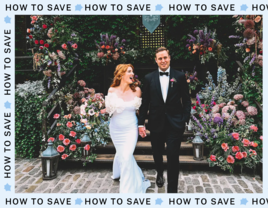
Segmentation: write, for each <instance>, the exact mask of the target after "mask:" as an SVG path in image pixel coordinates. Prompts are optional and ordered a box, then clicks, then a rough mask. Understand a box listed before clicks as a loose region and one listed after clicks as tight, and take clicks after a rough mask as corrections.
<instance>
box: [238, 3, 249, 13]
mask: <svg viewBox="0 0 268 208" xmlns="http://www.w3.org/2000/svg"><path fill="white" fill-rule="evenodd" d="M247 9H248V6H247V5H246V4H242V5H241V6H240V11H247Z"/></svg>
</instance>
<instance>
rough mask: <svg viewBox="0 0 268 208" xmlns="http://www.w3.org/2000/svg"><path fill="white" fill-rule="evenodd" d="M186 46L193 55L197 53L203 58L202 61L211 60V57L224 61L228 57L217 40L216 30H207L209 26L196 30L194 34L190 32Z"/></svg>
mask: <svg viewBox="0 0 268 208" xmlns="http://www.w3.org/2000/svg"><path fill="white" fill-rule="evenodd" d="M188 36H189V37H190V38H189V39H187V40H186V41H187V45H186V48H188V50H189V51H190V53H191V55H196V56H198V57H199V59H200V60H201V63H202V64H204V63H205V62H209V60H210V59H211V58H214V59H216V60H217V61H218V62H224V61H226V60H227V59H228V57H227V56H226V54H225V53H224V52H223V50H222V44H221V43H220V42H219V41H218V40H216V32H215V31H213V32H212V31H207V27H205V28H204V29H200V30H194V32H193V35H191V34H188Z"/></svg>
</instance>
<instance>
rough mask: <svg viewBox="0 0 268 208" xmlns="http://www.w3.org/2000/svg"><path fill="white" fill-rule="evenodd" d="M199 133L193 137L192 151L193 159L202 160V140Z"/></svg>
mask: <svg viewBox="0 0 268 208" xmlns="http://www.w3.org/2000/svg"><path fill="white" fill-rule="evenodd" d="M200 135H201V134H200V133H196V135H195V138H194V139H193V141H192V143H193V151H194V160H203V159H204V158H203V155H204V142H203V140H202V139H201V137H200Z"/></svg>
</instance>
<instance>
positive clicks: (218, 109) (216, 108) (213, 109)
mask: <svg viewBox="0 0 268 208" xmlns="http://www.w3.org/2000/svg"><path fill="white" fill-rule="evenodd" d="M219 111H220V107H219V105H214V106H213V107H212V113H218V112H219Z"/></svg>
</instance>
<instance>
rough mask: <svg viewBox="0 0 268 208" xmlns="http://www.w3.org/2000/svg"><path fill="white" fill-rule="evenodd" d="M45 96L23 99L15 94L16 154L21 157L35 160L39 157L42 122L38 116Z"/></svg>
mask: <svg viewBox="0 0 268 208" xmlns="http://www.w3.org/2000/svg"><path fill="white" fill-rule="evenodd" d="M43 100H44V97H43V96H39V95H35V96H33V95H28V96H27V97H25V98H23V97H20V96H19V95H18V94H17V93H16V94H15V103H16V112H15V120H16V122H15V127H16V128H15V129H16V131H15V143H16V146H15V154H16V156H19V157H25V158H33V157H37V156H38V155H39V150H40V148H41V141H42V131H41V120H39V119H38V114H39V113H40V109H41V107H42V102H43Z"/></svg>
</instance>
